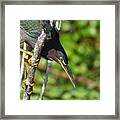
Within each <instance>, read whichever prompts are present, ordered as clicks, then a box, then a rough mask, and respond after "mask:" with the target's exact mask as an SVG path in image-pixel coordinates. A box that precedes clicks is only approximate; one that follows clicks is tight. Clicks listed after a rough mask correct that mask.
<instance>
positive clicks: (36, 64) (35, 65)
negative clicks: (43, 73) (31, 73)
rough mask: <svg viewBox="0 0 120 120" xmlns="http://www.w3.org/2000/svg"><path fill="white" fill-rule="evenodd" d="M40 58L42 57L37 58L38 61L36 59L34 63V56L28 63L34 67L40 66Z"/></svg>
mask: <svg viewBox="0 0 120 120" xmlns="http://www.w3.org/2000/svg"><path fill="white" fill-rule="evenodd" d="M39 60H40V59H37V60H36V61H35V63H32V62H31V61H32V58H30V59H29V60H28V63H29V64H30V65H31V66H32V67H34V68H37V67H38V64H39V63H38V62H39Z"/></svg>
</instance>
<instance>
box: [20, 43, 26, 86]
mask: <svg viewBox="0 0 120 120" xmlns="http://www.w3.org/2000/svg"><path fill="white" fill-rule="evenodd" d="M23 49H24V50H26V43H25V42H24V44H23ZM25 55H26V53H24V52H23V53H22V60H21V68H20V85H21V84H22V77H23V72H24V67H25V65H24V57H25Z"/></svg>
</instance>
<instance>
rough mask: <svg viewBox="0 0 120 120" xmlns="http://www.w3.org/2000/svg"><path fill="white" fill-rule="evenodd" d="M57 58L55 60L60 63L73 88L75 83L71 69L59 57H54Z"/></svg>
mask: <svg viewBox="0 0 120 120" xmlns="http://www.w3.org/2000/svg"><path fill="white" fill-rule="evenodd" d="M56 59H57V62H58V63H59V64H60V65H61V67H62V68H63V69H64V71H65V72H66V74H67V76H68V77H69V79H70V81H71V83H72V85H73V87H74V88H75V83H74V82H73V81H74V77H73V74H72V72H71V69H70V67H69V66H68V65H67V64H65V63H63V62H62V61H61V60H60V59H59V58H56Z"/></svg>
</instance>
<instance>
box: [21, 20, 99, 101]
mask: <svg viewBox="0 0 120 120" xmlns="http://www.w3.org/2000/svg"><path fill="white" fill-rule="evenodd" d="M60 41H61V43H62V45H63V47H64V49H65V50H66V53H67V55H68V60H69V66H70V68H71V70H72V73H73V75H74V77H75V83H76V88H73V86H72V85H71V82H70V80H69V78H68V77H67V75H66V74H65V72H64V70H63V69H62V68H61V66H60V65H59V64H57V63H56V62H52V67H51V69H50V73H49V80H48V83H47V88H46V90H45V94H44V97H43V98H44V100H58V99H59V100H98V99H100V21H99V20H72V21H71V20H70V21H69V20H68V21H62V26H61V30H60ZM45 68H46V60H45V59H41V61H40V64H39V66H38V69H37V70H36V73H35V86H34V89H33V95H32V97H31V99H32V100H34V99H38V98H39V95H40V90H41V86H42V82H43V80H44V78H45ZM22 96H23V89H22V87H21V94H20V97H21V99H22Z"/></svg>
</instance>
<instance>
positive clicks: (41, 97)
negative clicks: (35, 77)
mask: <svg viewBox="0 0 120 120" xmlns="http://www.w3.org/2000/svg"><path fill="white" fill-rule="evenodd" d="M50 67H51V61H50V60H47V67H46V75H45V79H44V81H43V85H42V89H41V93H40V100H43V95H44V92H45V89H46V85H47V81H48V74H49V69H50Z"/></svg>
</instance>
